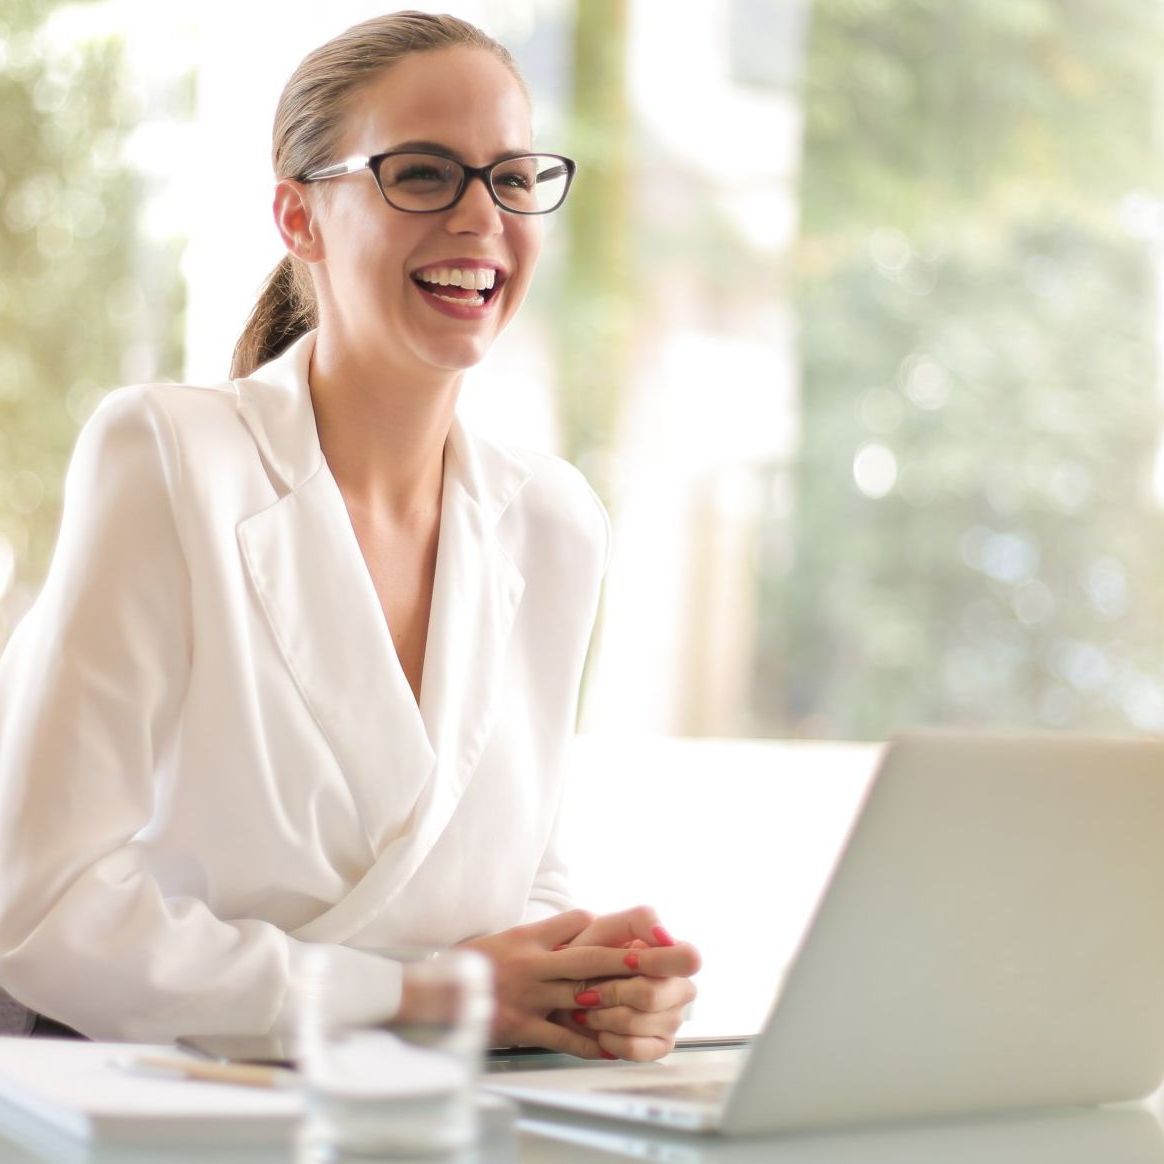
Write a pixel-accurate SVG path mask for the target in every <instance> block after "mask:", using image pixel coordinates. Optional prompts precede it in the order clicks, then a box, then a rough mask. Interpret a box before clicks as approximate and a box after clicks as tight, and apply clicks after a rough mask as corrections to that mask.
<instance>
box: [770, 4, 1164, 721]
mask: <svg viewBox="0 0 1164 1164" xmlns="http://www.w3.org/2000/svg"><path fill="white" fill-rule="evenodd" d="M815 21H816V23H815V27H814V33H813V47H812V50H811V53H810V65H809V79H808V94H809V104H808V111H807V126H808V137H807V141H806V153H805V167H804V191H805V200H806V205H805V215H804V221H805V223H806V230H805V234H804V241H803V246H802V249H801V253H800V256H799V259H800V266H799V270H800V282H799V289H798V310H799V314H800V318H801V324H802V333H801V359H802V369H803V418H802V420H803V446H802V454H801V457H800V459H799V462H798V463H797V465H796V466H795V467H794V469H793V471H792V475H793V481H792V487H791V493H792V496H793V497H794V499H795V500H794V515H793V519H792V525H791V529H790V530H789V529H785V528H784V527H781V526H778V525H777V524H774V525H773V527H772V529H771V530H770V531H769V539H770V546H769V549H770V552H769V555H768V557H767V565H766V568H765V569H764V571H763V578H764V581H763V586H764V601H763V646H762V649H761V651H760V659H761V662H760V672H759V675H758V682H757V692H758V695H757V708H756V710H757V714H758V716H759V717H760V719H761V721H762V722H764V723H765V724H766V725H767V726H769V728H770V729H773V730H779V731H790V732H797V733H804V734H814V735H830V736H840V737H857V738H870V737H874V738H876V737H883V736H884V735H886V734H887V733H889V732H891V731H892V730H894V729H895V728H898V727H902V726H906V725H908V724H911V723H919V722H939V723H941V722H944V723H969V724H995V725H998V724H1006V725H1021V726H1052V727H1077V728H1087V729H1093V730H1127V729H1129V728H1141V729H1144V728H1148V729H1152V730H1164V668H1162V667H1161V649H1162V647H1164V518H1162V515H1161V512H1160V509H1159V503H1158V501H1157V499H1156V498H1155V497H1154V496H1153V493H1152V489H1151V478H1152V471H1153V461H1154V457H1155V454H1156V446H1157V441H1158V439H1159V434H1160V429H1161V414H1160V413H1161V410H1160V404H1159V401H1158V396H1157V388H1156V383H1157V378H1158V374H1159V353H1158V350H1157V342H1156V338H1155V334H1154V329H1155V315H1156V312H1157V303H1156V300H1157V290H1156V264H1157V261H1158V260H1157V259H1156V258H1155V256H1154V253H1153V248H1152V247H1150V246H1148V245H1146V244H1145V242H1144V241H1143V239H1141V238H1137V237H1135V236H1134V234H1133V233H1131V232H1129V230H1128V229H1127V227H1126V225H1125V221H1131V220H1132V219H1133V218H1134V215H1133V214H1132V213H1131V211H1132V210H1134V209H1135V207H1136V206H1137V205H1141V206H1142V205H1148V206H1149V207H1150V206H1151V205H1152V203H1151V202H1150V201H1147V202H1146V201H1145V199H1144V195H1143V192H1144V191H1151V190H1155V189H1157V188H1158V177H1159V174H1158V170H1159V163H1158V160H1157V158H1156V156H1155V151H1154V150H1153V148H1152V142H1151V137H1150V134H1149V132H1148V123H1149V118H1150V114H1151V113H1152V111H1153V107H1154V93H1155V88H1156V76H1155V69H1156V64H1155V62H1156V61H1157V60H1159V59H1164V58H1161V56H1160V48H1161V47H1162V23H1161V21H1162V13H1161V12H1160V10H1159V6H1158V5H1157V4H1156V3H1155V2H1154V0H1116V2H1114V3H1112V2H1106V0H1105V2H1104V3H1102V4H1101V3H1100V2H1099V0H1094V2H1085V0H1074V2H1071V3H1062V2H1057V3H1054V4H1052V3H1049V2H1047V3H1045V2H1043V0H1007V3H998V2H989V0H973V2H967V3H963V4H959V5H950V4H946V3H938V2H937V0H933V2H930V0H865V2H861V3H858V2H857V0H822V2H820V3H818V4H817V6H816V10H815ZM1132 192H1138V193H1136V198H1131V197H1129V195H1130V194H1131V193H1132ZM1136 199H1139V201H1138V202H1137V201H1136ZM862 450H864V453H863V454H862ZM859 455H860V456H863V460H860V461H859V460H858V457H859ZM855 465H856V466H858V468H857V470H856V474H855ZM862 475H863V476H864V481H865V491H862V490H861V489H860V488H858V485H857V481H856V479H855V477H859V476H862ZM882 494H884V495H882Z"/></svg>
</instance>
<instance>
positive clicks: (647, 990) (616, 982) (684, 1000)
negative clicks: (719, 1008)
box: [575, 978, 696, 1013]
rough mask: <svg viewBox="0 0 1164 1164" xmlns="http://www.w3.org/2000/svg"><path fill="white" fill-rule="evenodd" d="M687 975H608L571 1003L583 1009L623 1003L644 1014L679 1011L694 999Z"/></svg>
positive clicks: (693, 989)
mask: <svg viewBox="0 0 1164 1164" xmlns="http://www.w3.org/2000/svg"><path fill="white" fill-rule="evenodd" d="M695 994H696V990H695V983H694V982H692V981H691V980H690V979H689V978H612V979H609V980H608V981H606V982H595V983H593V984H592V985H590V986H589V987H588V989H587V990H586V991H585V993H583V994H578V995H575V1002H576V1003H577V1005H578V1006H579V1007H580V1008H582V1009H584V1010H600V1009H602V1008H604V1007H616V1006H625V1007H629V1008H630V1009H631V1010H638V1011H644V1012H646V1013H651V1012H657V1011H664V1010H682V1009H683V1007H685V1006H687V1004H688V1003H690V1002H692V1001H693V1000H694V998H695Z"/></svg>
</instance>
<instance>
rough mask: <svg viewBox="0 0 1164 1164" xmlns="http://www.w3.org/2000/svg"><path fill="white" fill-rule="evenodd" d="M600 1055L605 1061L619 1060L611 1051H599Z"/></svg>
mask: <svg viewBox="0 0 1164 1164" xmlns="http://www.w3.org/2000/svg"><path fill="white" fill-rule="evenodd" d="M598 1053H599V1054H600V1055H601V1056H602V1057H603V1058H604V1059H617V1058H618V1056H617V1055H612V1054H611V1053H610V1052H609V1051H599V1052H598Z"/></svg>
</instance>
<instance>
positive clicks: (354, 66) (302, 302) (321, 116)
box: [230, 12, 525, 377]
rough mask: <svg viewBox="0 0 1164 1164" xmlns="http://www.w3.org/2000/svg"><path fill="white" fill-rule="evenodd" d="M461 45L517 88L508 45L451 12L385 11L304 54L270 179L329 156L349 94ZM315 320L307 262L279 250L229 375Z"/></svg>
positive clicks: (279, 113) (287, 98)
mask: <svg viewBox="0 0 1164 1164" xmlns="http://www.w3.org/2000/svg"><path fill="white" fill-rule="evenodd" d="M457 45H467V46H469V47H472V48H480V49H484V50H485V51H486V52H491V53H493V55H494V56H495V57H497V59H498V60H500V61H501V62H502V64H504V65H505V66H506V68H508V69H509V71H510V72H511V73H512V74H513V75H514V77H515V78H516V80H517V82H518V83H519V84H520V85H521V86H522V88H523V89H524V88H525V85H524V82H522V79H521V74H520V73H519V72H518V70H517V65H516V64H515V63H514V60H513V57H512V56H511V55H510V53H509V50H508V49H506V48H505V47H504V46H503V45H501V44H498V42H497V41H495V40H493V39H492V38H491V37H489V36H486V35H485V33H483V32H482V31H481V30H480V29H479V28H476V27H474V26H473V25H472V24H469V23H468V21H465V20H460V19H458V18H457V17H455V16H435V15H432V14H431V13H427V12H393V13H390V14H388V15H387V16H376V17H373V18H372V19H371V20H365V21H364V22H363V23H362V24H357V25H355V26H354V27H352V28H349V29H348V30H347V31H346V32H341V33H340V35H339V36H337V37H335V38H334V39H333V40H329V41H328V42H327V43H326V44H324V45H321V46H320V47H319V48H317V49H316V50H315V51H314V52H312V53H309V54H308V55H307V56H306V57H304V58H303V60H302V61H301V62H300V64H299V67H298V68H297V69H296V70H295V72H294V73H293V74H292V75H291V79H290V80H289V81H288V82H287V85H286V88H284V90H283V94H282V96H281V97H280V98H279V105H278V108H277V109H276V110H275V127H274V135H273V142H272V151H271V153H272V162H273V163H274V169H275V176H276V178H298V177H299V176H300V175H302V174H306V173H308V172H309V171H311V170H313V169H316V168H318V167H320V166H326V165H327V164H328V163H329V162H332V161H334V160H335V159H334V157H333V156H332V150H333V148H334V144H335V142H336V140H337V138H338V137H339V135H340V133H341V132H342V129H343V121H344V118H345V116H346V114H347V111H348V105H349V102H350V99H351V97H352V94H353V93H354V92H355V91H356V90H357V89H359V88H360V87H361V86H362V85H364V84H366V83H367V82H369V81H371V80H372V79H374V78H375V77H376V75H377V74H379V73H380V72H382V71H383V70H384V69H386V68H390V67H391V66H392V65H395V64H396V63H397V62H399V61H401V60H403V59H404V58H405V57H407V56H409V55H411V54H412V53H417V52H431V51H432V50H434V49H442V48H453V47H455V46H457ZM316 322H317V315H316V307H315V295H314V293H313V291H312V287H311V277H310V275H309V274H308V272H307V268H306V267H305V266H304V265H303V263H301V262H299V260H297V259H293V258H291V256H290V255H287V256H286V257H284V258H283V260H282V261H281V262H280V263H279V265H278V266H277V267H276V268H275V269H274V271H272V272H271V275H270V277H269V278H268V279H267V283H266V285H265V286H264V287H263V290H262V293H261V294H260V295H259V301H258V302H257V303H256V304H255V306H254V310H253V311H252V312H251V314H250V318H249V319H248V320H247V323H246V327H245V328H244V329H243V333H242V335H241V336H240V337H239V341H238V343H237V344H236V345H235V349H234V359H233V360H232V361H231V365H230V374H231V376H232V377H238V376H249V375H250V374H251V373H252V372H253V371H254V370H255V369H256V368H257V367H258V366H259V365H260V364H264V363H266V362H267V360H271V359H274V358H275V356H277V355H279V353H280V352H282V351H283V350H284V349H285V348H287V347H288V346H289V345H290V344H291V343H292V341H294V340H296V339H298V338H299V337H300V336H301V335H303V333H304V332H306V331H310V330H311V329H312V328H313V327H315V325H316Z"/></svg>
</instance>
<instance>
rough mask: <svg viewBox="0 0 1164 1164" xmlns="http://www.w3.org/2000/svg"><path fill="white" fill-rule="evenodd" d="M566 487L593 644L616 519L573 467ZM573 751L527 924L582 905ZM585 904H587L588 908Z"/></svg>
mask: <svg viewBox="0 0 1164 1164" xmlns="http://www.w3.org/2000/svg"><path fill="white" fill-rule="evenodd" d="M564 468H565V482H566V484H567V486H568V489H569V493H568V496H569V498H570V504H569V505H568V506H564V507H563V508H564V511H565V513H568V514H569V518H568V520H567V523H566V524H567V527H568V529H569V532H570V533H571V534H572V535H573V537H572V539H571V540H572V541H573V542H574V543H575V544H574V547H573V552H572V553H571V554H569V555H567V556H566V557H565V558H564V560H565V561H566V562H567V563H568V568H567V572H568V575H569V577H570V578H571V579H576V578H577V577H579V576H581V577H589V578H592V579H593V586H592V588H591V590H590V593H589V595H588V598H587V600H586V601H585V603H584V604H583V609H580V610H579V611H578V617H579V619H580V620H581V621H582V622H583V624H584V636H583V641H584V643H586V644H591V649H592V640H593V638H594V635H595V631H596V628H597V623H598V609H599V600H600V597H601V594H602V585H603V581H604V579H605V577H606V571H607V569H608V567H609V565H610V557H611V552H612V542H613V538H612V533H611V526H610V518H609V516H608V514H607V512H606V507H605V506H604V505H603V504H602V501H601V500H600V499H599V497H598V494H597V493H595V492H594V490H593V489H592V488H591V487H590V484H589V483H588V482H587V481H586V479H585V478H584V477H583V476H582V474H581V473H579V472H578V470H577V469H575V468H574V467H573V466H564ZM588 653H589V652H588V651H586V650H584V651H583V652H582V658H581V660H580V664H579V667H578V671H577V674H576V675H575V676H573V678H572V682H573V688H572V689H573V691H574V707H573V709H572V711H573V718H574V720H575V721H576V720H577V713H578V706H577V705H578V698H579V694H580V692H581V687H582V677H583V672H584V669H585V659H586V656H587V655H588ZM572 745H573V733H572V732H571V733H569V738H566V739H563V741H562V746H561V749H560V761H559V764H558V767H559V772H558V773H557V779H556V781H555V782H554V783H555V787H556V789H557V794H558V798H559V799H558V807H557V811H556V812H555V814H554V824H553V828H552V831H551V833H550V837H549V840H548V841H547V843H546V847H545V849H544V851H543V852H542V855H541V859H540V861H539V863H538V868H537V872H536V873H535V875H534V879H533V884H532V886H531V887H530V893H529V898H528V900H527V901H526V905H525V909H524V911H523V914H522V921H523V922H534V921H542V920H544V919H545V918H547V917H552V916H553V915H554V914H556V913H561V912H563V911H565V910H568V909H573V908H574V906H575V904H576V902H575V901H574V898H573V894H572V891H571V887H570V879H569V869H568V866H567V863H566V860H565V858H564V854H563V853H562V846H561V833H562V793H563V790H564V784H565V780H566V778H567V773H568V771H569V768H570V765H569V755H570V752H571V749H572ZM583 904H585V903H583Z"/></svg>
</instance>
